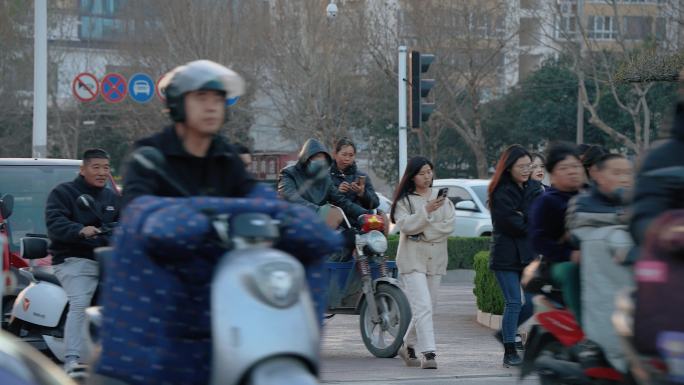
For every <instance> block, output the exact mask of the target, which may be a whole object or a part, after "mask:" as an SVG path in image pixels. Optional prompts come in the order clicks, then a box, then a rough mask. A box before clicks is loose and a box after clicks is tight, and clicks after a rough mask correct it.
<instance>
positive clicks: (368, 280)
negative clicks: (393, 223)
mask: <svg viewBox="0 0 684 385" xmlns="http://www.w3.org/2000/svg"><path fill="white" fill-rule="evenodd" d="M334 209H337V210H340V212H341V214H342V216H343V217H344V220H345V224H346V226H347V228H348V229H349V230H348V231H351V232H353V234H354V245H355V248H354V251H353V253H352V258H351V261H350V262H336V261H329V262H326V264H325V266H326V270H328V272H329V273H330V275H331V277H330V282H329V289H328V308H327V310H326V312H327V313H328V314H330V317H332V316H333V315H335V314H358V315H359V326H360V331H361V338H362V340H363V343H364V345H365V346H366V348H367V349H368V351H369V352H371V353H372V354H373V355H374V356H376V357H381V358H391V357H394V356H396V355H397V352H398V351H399V348H400V347H401V345H402V343H403V341H404V335H405V334H406V330H407V329H408V326H409V323H410V322H411V306H410V305H409V302H408V299H407V298H406V294H404V292H403V291H402V290H401V288H400V286H399V281H398V280H397V278H396V268H395V266H396V264H395V262H393V261H392V262H390V261H387V256H386V255H385V252H386V251H387V238H386V237H385V234H384V230H385V219H384V217H383V216H382V215H381V214H378V213H372V214H363V215H361V216H360V217H359V218H358V220H357V223H358V226H357V227H356V228H354V227H352V226H351V224H350V223H349V220H348V219H347V217H346V215H345V214H344V212H343V211H342V210H341V209H340V208H338V207H334Z"/></svg>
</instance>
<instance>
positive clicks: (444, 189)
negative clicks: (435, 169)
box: [437, 187, 449, 198]
mask: <svg viewBox="0 0 684 385" xmlns="http://www.w3.org/2000/svg"><path fill="white" fill-rule="evenodd" d="M447 192H449V188H448V187H442V188H441V189H439V191H438V192H437V198H446V196H447Z"/></svg>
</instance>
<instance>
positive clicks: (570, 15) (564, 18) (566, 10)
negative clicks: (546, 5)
mask: <svg viewBox="0 0 684 385" xmlns="http://www.w3.org/2000/svg"><path fill="white" fill-rule="evenodd" d="M559 8H560V18H559V20H558V28H557V31H556V34H557V37H559V38H566V39H572V38H574V37H575V35H576V34H577V2H576V1H563V2H562V3H560V4H559Z"/></svg>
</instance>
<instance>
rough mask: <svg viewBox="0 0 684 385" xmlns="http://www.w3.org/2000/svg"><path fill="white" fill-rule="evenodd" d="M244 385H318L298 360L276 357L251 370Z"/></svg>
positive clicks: (314, 377)
mask: <svg viewBox="0 0 684 385" xmlns="http://www.w3.org/2000/svg"><path fill="white" fill-rule="evenodd" d="M244 383H245V385H280V384H288V385H318V380H317V379H316V376H314V375H313V373H311V371H310V370H309V368H308V367H307V366H306V365H305V364H304V363H303V362H302V361H300V360H298V359H295V358H292V357H278V358H273V359H270V360H267V361H265V362H262V363H260V364H258V365H257V366H256V367H254V368H252V370H251V372H250V373H249V375H248V376H247V378H246V379H245V382H244Z"/></svg>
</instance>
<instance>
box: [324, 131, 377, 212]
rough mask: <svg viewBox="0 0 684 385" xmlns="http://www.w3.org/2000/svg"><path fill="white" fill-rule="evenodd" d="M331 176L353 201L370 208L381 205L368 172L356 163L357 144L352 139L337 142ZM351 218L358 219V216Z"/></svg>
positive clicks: (334, 182) (339, 188)
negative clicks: (360, 168)
mask: <svg viewBox="0 0 684 385" xmlns="http://www.w3.org/2000/svg"><path fill="white" fill-rule="evenodd" d="M330 176H331V177H332V181H333V184H334V185H335V187H336V188H337V189H338V190H339V191H340V192H341V193H342V194H345V196H346V197H347V198H348V199H349V200H350V201H352V202H353V203H356V204H357V205H359V206H361V207H363V208H365V209H368V210H372V209H375V208H377V207H378V206H379V205H380V199H378V196H377V195H376V194H375V189H374V188H373V183H372V182H371V180H370V178H369V177H368V174H366V173H365V172H363V171H361V170H359V168H358V166H357V164H356V145H355V144H354V142H352V141H351V140H350V139H348V138H342V139H340V140H338V141H337V143H336V144H335V154H334V158H333V162H332V165H331V166H330ZM350 220H354V221H356V218H350Z"/></svg>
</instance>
